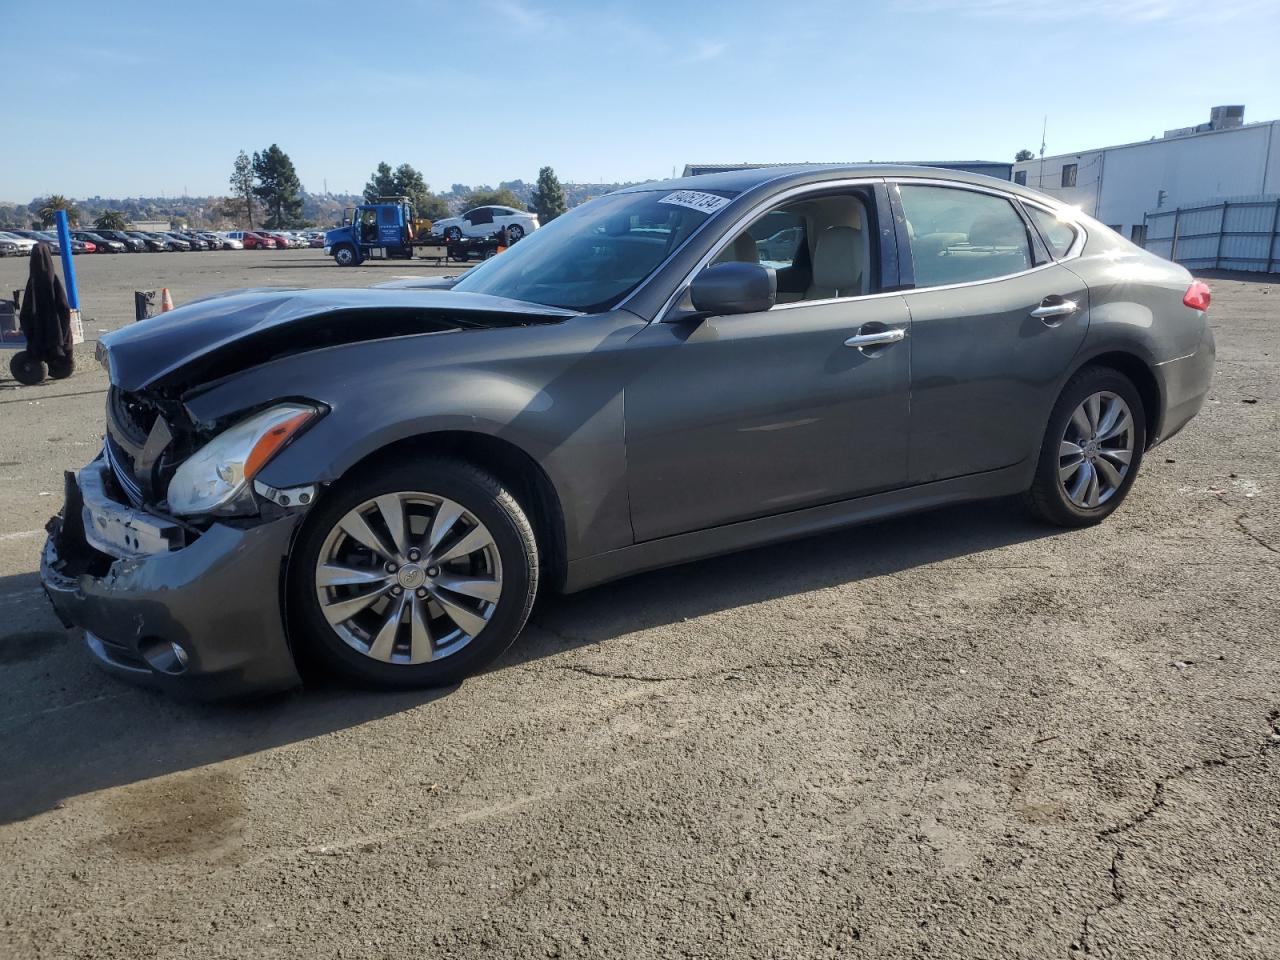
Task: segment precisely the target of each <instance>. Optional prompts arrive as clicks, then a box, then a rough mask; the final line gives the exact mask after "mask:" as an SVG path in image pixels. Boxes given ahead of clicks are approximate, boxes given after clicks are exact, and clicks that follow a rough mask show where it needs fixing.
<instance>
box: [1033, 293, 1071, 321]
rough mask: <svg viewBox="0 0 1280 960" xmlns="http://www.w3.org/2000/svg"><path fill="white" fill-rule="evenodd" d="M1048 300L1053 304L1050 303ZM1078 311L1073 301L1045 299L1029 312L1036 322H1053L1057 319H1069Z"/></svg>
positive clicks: (1054, 298)
mask: <svg viewBox="0 0 1280 960" xmlns="http://www.w3.org/2000/svg"><path fill="white" fill-rule="evenodd" d="M1050 300H1053V301H1054V302H1052V303H1050V302H1049V301H1050ZM1079 309H1080V308H1079V307H1078V306H1077V305H1076V302H1075V301H1074V300H1067V299H1065V298H1058V297H1046V298H1045V299H1044V300H1043V301H1042V302H1041V304H1040V306H1038V307H1036V308H1035V309H1034V310H1032V311H1031V315H1032V316H1033V317H1035V318H1036V319H1037V320H1053V319H1054V318H1057V317H1069V316H1071V314H1073V313H1075V312H1076V311H1077V310H1079Z"/></svg>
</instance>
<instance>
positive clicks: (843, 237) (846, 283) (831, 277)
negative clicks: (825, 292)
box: [813, 227, 862, 296]
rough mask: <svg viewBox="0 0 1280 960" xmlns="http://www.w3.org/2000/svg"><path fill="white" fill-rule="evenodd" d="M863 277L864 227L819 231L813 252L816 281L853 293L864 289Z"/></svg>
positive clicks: (821, 284)
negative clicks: (860, 228) (862, 228)
mask: <svg viewBox="0 0 1280 960" xmlns="http://www.w3.org/2000/svg"><path fill="white" fill-rule="evenodd" d="M861 279H862V231H861V230H857V229H855V228H853V227H827V229H826V230H824V231H822V233H820V234H818V244H817V248H816V249H815V250H814V252H813V285H814V286H815V287H829V288H831V289H834V290H839V291H840V293H841V295H842V296H853V295H855V294H857V293H859V292H861V286H862V284H861ZM846 291H847V292H846Z"/></svg>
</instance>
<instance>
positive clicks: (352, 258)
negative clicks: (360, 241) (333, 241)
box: [333, 243, 357, 267]
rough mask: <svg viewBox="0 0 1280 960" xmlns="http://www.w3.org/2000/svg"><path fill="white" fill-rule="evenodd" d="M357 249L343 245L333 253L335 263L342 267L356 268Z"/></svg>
mask: <svg viewBox="0 0 1280 960" xmlns="http://www.w3.org/2000/svg"><path fill="white" fill-rule="evenodd" d="M356 260H357V258H356V248H355V247H353V246H351V245H349V244H345V243H344V244H343V245H342V246H340V247H338V248H337V249H336V250H334V251H333V261H334V263H336V264H337V265H338V266H340V267H354V266H355V265H356Z"/></svg>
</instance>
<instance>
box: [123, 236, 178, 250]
mask: <svg viewBox="0 0 1280 960" xmlns="http://www.w3.org/2000/svg"><path fill="white" fill-rule="evenodd" d="M129 236H131V237H133V238H134V239H136V240H141V241H142V243H143V245H144V246H145V248H146V249H147V251H149V252H151V253H163V252H164V251H166V250H170V249H172V247H171V245H170V242H169V241H168V240H166V239H165V238H164V237H161V236H160V235H159V234H152V233H143V232H141V231H139V230H130V231H129Z"/></svg>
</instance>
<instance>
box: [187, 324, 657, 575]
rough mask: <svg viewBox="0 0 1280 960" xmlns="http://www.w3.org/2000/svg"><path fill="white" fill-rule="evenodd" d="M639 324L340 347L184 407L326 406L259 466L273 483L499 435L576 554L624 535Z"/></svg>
mask: <svg viewBox="0 0 1280 960" xmlns="http://www.w3.org/2000/svg"><path fill="white" fill-rule="evenodd" d="M639 326H640V321H639V320H638V319H637V318H636V317H634V316H632V315H630V314H627V313H625V312H621V311H620V312H618V313H617V314H606V315H601V316H595V317H582V318H579V319H577V320H575V321H573V322H570V323H564V324H554V325H547V326H542V327H523V328H497V329H486V330H474V331H461V332H457V333H447V334H445V333H436V334H423V335H418V336H409V337H400V338H394V339H388V340H378V341H369V342H360V343H351V344H343V345H340V346H335V347H330V348H325V349H322V350H315V351H310V352H305V353H299V354H296V355H293V356H288V357H283V358H281V359H279V360H275V361H272V362H269V363H267V364H264V365H262V366H260V367H257V368H254V369H251V370H248V371H245V372H243V373H241V374H239V375H237V376H236V377H234V378H231V379H229V380H228V381H226V382H224V383H219V384H216V385H213V386H211V387H210V388H208V389H205V390H203V391H202V392H200V393H198V394H197V395H195V396H193V397H190V398H188V399H187V401H186V406H187V409H188V411H189V412H190V414H191V415H192V417H193V418H195V419H196V420H197V421H200V422H213V421H218V420H223V419H226V418H229V417H231V416H232V415H235V414H238V413H240V412H243V411H245V410H250V409H253V408H255V407H259V406H263V405H266V404H270V403H272V402H276V401H278V400H279V399H281V398H284V397H298V398H306V399H309V400H312V401H317V402H319V403H323V404H325V405H326V406H328V408H329V411H328V414H327V415H326V416H325V417H324V418H323V419H322V420H320V421H319V422H318V423H317V424H316V425H315V426H314V427H312V428H311V429H309V430H307V431H306V432H305V433H303V434H302V435H301V436H299V437H298V438H297V440H296V441H294V442H293V443H292V444H290V445H289V446H288V447H287V448H286V449H285V450H284V451H282V452H281V454H280V455H279V456H277V457H276V458H275V459H274V460H272V461H271V462H270V463H269V464H268V465H267V466H266V467H265V468H264V469H263V471H262V473H261V474H260V477H261V479H262V481H263V482H264V483H267V484H269V485H271V486H273V487H279V488H286V487H292V486H299V485H303V484H309V483H320V484H322V485H324V484H331V483H334V482H337V481H338V480H340V479H341V478H342V476H343V475H344V474H346V473H347V471H349V470H350V469H351V468H352V467H353V466H354V465H356V464H358V463H359V462H361V461H362V460H364V459H365V458H367V457H368V456H369V455H370V454H373V453H376V452H377V451H378V450H380V449H383V448H385V447H387V446H389V445H391V444H394V443H397V442H399V441H402V440H406V439H410V438H414V437H422V436H428V435H430V434H433V433H440V432H444V431H451V432H466V433H476V434H482V435H488V436H493V437H496V438H499V439H501V440H504V441H506V442H508V443H510V444H512V445H513V446H515V447H516V448H518V449H519V450H521V451H522V452H524V453H525V454H527V455H528V456H529V457H530V458H532V459H533V460H534V461H535V462H537V463H539V464H540V465H541V466H542V468H543V469H544V470H545V471H546V474H547V477H548V478H549V479H550V481H551V484H552V486H553V487H554V488H555V492H556V495H557V497H558V498H559V500H560V503H561V505H562V507H563V511H564V519H565V530H564V535H565V548H566V552H567V555H568V557H569V558H570V559H574V558H576V557H578V556H583V555H588V554H592V553H599V552H602V551H605V550H611V549H616V548H617V547H620V546H625V545H627V544H629V543H631V541H632V535H631V520H630V513H629V508H628V503H627V496H626V451H625V447H624V431H623V397H624V391H623V386H624V383H625V380H626V377H625V373H624V370H625V364H626V360H625V357H626V351H625V350H619V349H614V348H615V347H622V346H625V343H626V340H627V339H629V337H630V336H631V335H632V334H633V333H634V331H635V330H636V329H638V328H639ZM611 371H612V373H611Z"/></svg>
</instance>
